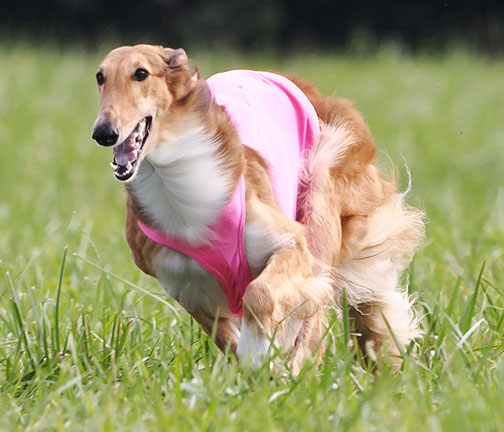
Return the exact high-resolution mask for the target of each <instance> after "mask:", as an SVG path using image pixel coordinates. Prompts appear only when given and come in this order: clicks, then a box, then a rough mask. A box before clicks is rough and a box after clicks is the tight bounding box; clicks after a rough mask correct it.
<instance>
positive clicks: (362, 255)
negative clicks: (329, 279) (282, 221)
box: [335, 195, 424, 364]
mask: <svg viewBox="0 0 504 432" xmlns="http://www.w3.org/2000/svg"><path fill="white" fill-rule="evenodd" d="M423 232H424V225H423V214H422V213H421V212H420V211H418V210H414V209H410V208H407V207H406V206H405V205H404V203H403V202H402V197H400V196H399V195H395V196H394V197H392V198H391V200H390V202H388V203H386V204H384V205H382V206H380V207H378V208H377V209H376V210H375V211H374V212H372V213H371V214H370V215H369V216H367V217H360V216H358V217H353V218H349V219H348V220H346V221H345V223H344V224H343V248H344V250H343V251H342V256H343V258H342V261H341V263H340V265H339V266H338V268H337V270H336V273H335V282H336V285H337V286H338V287H339V289H343V288H345V290H346V293H347V297H348V302H349V305H350V306H351V309H350V317H351V318H352V320H353V321H354V323H355V331H356V333H357V335H358V337H357V340H358V342H359V346H360V348H361V350H362V351H363V353H364V355H366V356H367V355H372V352H375V353H379V352H385V351H386V352H389V353H390V355H391V360H392V362H393V363H396V364H400V362H401V359H400V358H399V354H400V350H401V347H404V346H405V345H406V344H407V343H408V342H409V341H410V340H411V339H413V338H415V337H416V336H418V335H419V334H420V332H419V330H418V323H417V320H416V317H415V314H414V312H413V310H412V308H411V301H410V299H409V297H408V295H407V293H406V292H405V291H404V290H403V289H402V287H401V284H400V277H401V273H402V272H403V270H404V269H405V268H406V266H407V265H408V264H409V263H410V261H411V258H412V256H413V253H414V251H415V249H416V247H417V246H418V245H419V243H420V242H421V240H422V238H423Z"/></svg>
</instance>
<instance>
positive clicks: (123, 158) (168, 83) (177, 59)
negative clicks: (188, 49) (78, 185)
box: [93, 45, 200, 181]
mask: <svg viewBox="0 0 504 432" xmlns="http://www.w3.org/2000/svg"><path fill="white" fill-rule="evenodd" d="M199 80H200V76H199V73H198V70H197V68H196V67H195V66H193V65H191V64H189V61H188V58H187V55H186V53H185V51H184V50H183V49H171V48H164V47H161V46H151V45H136V46H132V47H120V48H117V49H115V50H113V51H111V52H110V53H109V54H108V55H107V57H106V58H105V60H103V62H102V64H101V65H100V67H99V69H98V72H97V73H96V82H97V84H98V90H99V92H100V112H99V113H98V117H97V119H96V121H95V123H94V129H93V139H94V140H96V142H97V143H98V144H99V145H100V146H103V147H112V146H113V151H114V160H113V162H112V164H111V165H112V167H113V169H114V174H115V177H116V178H117V179H118V180H120V181H127V180H129V179H131V178H132V177H133V176H134V174H135V172H136V170H137V167H138V165H139V163H140V161H141V159H142V158H143V157H145V155H146V154H147V153H148V152H149V150H150V149H152V148H153V147H155V146H156V145H157V143H159V142H160V141H161V140H162V137H161V135H163V131H161V130H160V126H159V124H160V123H161V121H160V120H161V118H163V122H162V123H163V125H164V126H163V127H164V128H167V127H168V128H169V127H170V119H171V120H174V118H175V117H176V116H177V111H180V109H179V110H177V107H180V106H182V105H184V103H187V99H188V98H189V95H190V94H191V93H192V91H193V89H194V87H195V85H196V83H197V82H198V81H199ZM171 123H173V124H174V123H175V122H174V121H172V122H171ZM173 127H174V128H175V126H173ZM164 135H166V133H165V134H164Z"/></svg>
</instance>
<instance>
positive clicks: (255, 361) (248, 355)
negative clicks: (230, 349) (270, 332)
mask: <svg viewBox="0 0 504 432" xmlns="http://www.w3.org/2000/svg"><path fill="white" fill-rule="evenodd" d="M269 348H270V341H269V339H268V338H267V337H266V336H265V335H264V334H263V332H262V331H261V330H260V329H258V328H257V327H256V326H255V325H254V326H253V325H249V324H247V322H246V320H245V319H242V325H241V331H240V340H239V341H238V347H237V349H236V355H237V357H238V360H240V363H241V364H243V365H244V366H246V367H249V368H251V369H258V368H260V367H261V366H262V365H263V364H264V361H265V359H266V356H267V354H268V350H269Z"/></svg>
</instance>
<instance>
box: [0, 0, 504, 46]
mask: <svg viewBox="0 0 504 432" xmlns="http://www.w3.org/2000/svg"><path fill="white" fill-rule="evenodd" d="M0 25H1V27H0V28H1V29H0V36H1V37H2V38H1V40H3V41H6V40H8V39H11V40H12V39H15V38H19V37H25V38H27V37H28V38H35V39H37V40H44V39H49V40H52V41H53V42H54V41H56V42H57V43H61V44H65V43H74V42H79V43H84V44H85V45H88V46H89V47H92V46H95V45H96V44H97V43H98V44H100V43H106V41H107V40H110V39H111V38H113V39H115V40H117V41H118V42H122V43H130V42H131V43H133V42H138V41H148V42H154V43H162V44H165V45H169V46H200V47H205V46H209V47H214V48H215V46H218V45H224V46H230V47H235V48H239V49H264V48H273V49H274V48H277V47H282V48H290V49H295V48H296V47H299V46H302V47H315V48H321V49H323V48H333V47H335V48H337V47H344V46H352V44H355V43H356V41H359V40H362V41H366V43H371V44H372V43H376V44H380V43H383V42H386V41H390V40H393V41H399V42H401V43H404V44H405V45H406V46H408V47H410V48H412V49H417V48H423V47H428V48H443V47H446V46H447V44H449V43H451V42H461V43H464V44H468V45H470V46H472V47H474V48H477V49H481V50H484V51H488V52H502V49H503V46H504V44H503V43H502V42H503V41H504V28H503V27H504V1H503V0H483V1H477V0H474V1H467V0H461V1H450V0H445V1H433V0H427V1H419V0H415V1H400V0H390V1H373V0H355V1H345V2H342V1H336V0H332V1H331V0H311V1H310V0H307V1H299V0H216V1H211V0H110V1H100V0H53V1H43V0H18V1H11V2H9V3H7V2H6V3H4V6H2V9H1V12H0Z"/></svg>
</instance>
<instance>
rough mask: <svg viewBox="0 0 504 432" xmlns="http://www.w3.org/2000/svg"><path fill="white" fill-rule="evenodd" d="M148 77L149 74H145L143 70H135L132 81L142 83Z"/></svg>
mask: <svg viewBox="0 0 504 432" xmlns="http://www.w3.org/2000/svg"><path fill="white" fill-rule="evenodd" d="M148 76H149V72H147V71H146V70H145V69H137V70H136V71H135V73H134V74H133V79H134V80H135V81H143V80H144V79H145V78H147V77H148Z"/></svg>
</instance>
